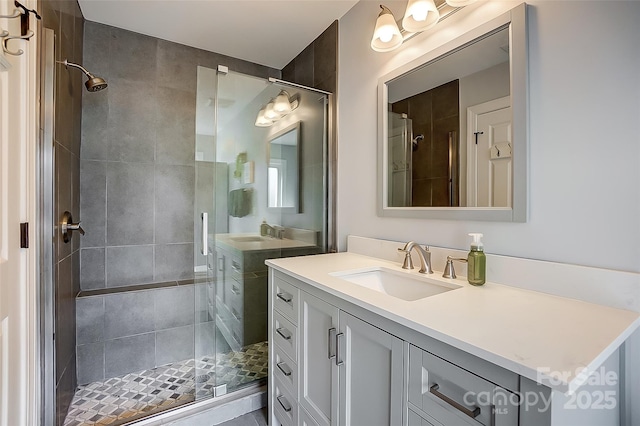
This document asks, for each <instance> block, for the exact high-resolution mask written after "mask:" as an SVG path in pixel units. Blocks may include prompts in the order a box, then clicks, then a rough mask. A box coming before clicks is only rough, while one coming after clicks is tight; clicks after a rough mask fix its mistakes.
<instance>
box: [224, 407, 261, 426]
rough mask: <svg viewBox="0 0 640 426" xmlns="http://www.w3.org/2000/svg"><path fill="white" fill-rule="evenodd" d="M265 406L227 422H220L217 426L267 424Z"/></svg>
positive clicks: (257, 425) (255, 425) (258, 425)
mask: <svg viewBox="0 0 640 426" xmlns="http://www.w3.org/2000/svg"><path fill="white" fill-rule="evenodd" d="M267 417H268V414H267V407H264V408H262V409H260V410H256V411H253V412H251V413H247V414H245V415H244V416H240V417H238V418H235V419H233V420H229V421H228V422H224V423H220V424H219V425H218V426H267V425H268V424H269V422H267Z"/></svg>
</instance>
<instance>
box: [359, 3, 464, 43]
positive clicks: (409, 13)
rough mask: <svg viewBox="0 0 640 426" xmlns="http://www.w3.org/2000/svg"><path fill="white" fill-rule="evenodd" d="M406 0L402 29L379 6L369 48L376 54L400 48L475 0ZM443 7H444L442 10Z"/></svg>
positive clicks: (391, 15) (386, 8)
mask: <svg viewBox="0 0 640 426" xmlns="http://www.w3.org/2000/svg"><path fill="white" fill-rule="evenodd" d="M436 1H437V0H408V3H407V8H406V10H405V12H404V18H403V19H402V28H399V27H398V22H396V19H395V17H394V16H393V12H391V10H389V8H388V7H386V6H383V5H380V8H381V9H382V11H381V12H380V14H379V15H378V19H377V20H376V26H375V29H374V30H373V38H372V39H371V48H372V49H373V50H375V51H376V52H389V51H391V50H394V49H397V48H398V47H400V45H401V44H402V42H404V41H405V40H408V39H409V38H411V37H412V36H414V35H415V34H416V33H419V32H422V31H426V30H428V29H429V28H431V27H433V26H435V25H436V24H437V23H438V21H439V20H440V18H441V14H440V11H441V10H442V11H443V14H444V15H442V16H447V14H448V13H451V12H452V11H455V10H457V9H458V8H461V7H464V6H467V5H469V4H471V3H474V2H475V1H476V0H444V1H443V0H439V1H438V3H439V6H437V5H436ZM443 7H445V8H444V9H443ZM447 7H448V9H447Z"/></svg>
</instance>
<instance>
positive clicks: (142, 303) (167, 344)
mask: <svg viewBox="0 0 640 426" xmlns="http://www.w3.org/2000/svg"><path fill="white" fill-rule="evenodd" d="M87 68H89V69H91V67H90V66H89V65H87ZM195 68H196V69H195V70H194V72H193V75H194V76H195V80H196V81H191V82H184V81H182V82H179V83H180V84H182V86H183V87H177V86H176V84H173V87H168V86H171V85H168V86H167V87H165V86H163V85H162V84H160V83H159V82H156V84H155V85H153V84H152V85H149V83H148V82H132V81H129V80H127V79H125V78H122V73H121V72H120V73H115V72H111V71H113V70H108V71H100V73H101V75H103V76H104V78H105V80H106V81H108V83H109V87H108V89H107V90H102V91H101V92H100V93H88V92H87V93H85V95H84V98H83V99H84V100H83V104H84V105H85V106H84V108H83V129H82V130H83V139H82V147H81V152H82V155H81V158H80V218H81V219H82V225H81V226H82V229H83V230H84V232H85V234H84V235H80V234H79V233H77V232H71V233H70V236H71V239H70V240H78V239H79V240H80V241H79V244H80V272H79V274H80V287H81V289H80V292H79V294H78V296H77V297H76V300H75V310H76V339H77V340H76V357H77V366H76V369H77V379H78V388H77V390H76V393H75V395H74V397H73V401H72V403H71V406H70V408H69V410H68V413H67V416H66V419H65V421H64V424H65V425H81V424H98V423H99V424H105V425H106V424H110V425H119V424H125V423H129V422H131V421H135V420H139V419H142V418H145V417H147V416H150V415H155V414H158V413H161V412H165V411H166V410H171V409H179V407H181V408H180V409H185V410H189V408H188V406H189V405H192V403H194V402H199V401H204V400H207V399H213V398H216V397H219V396H221V395H225V394H230V393H233V392H235V391H237V390H240V389H245V388H247V387H252V386H257V385H260V384H264V383H265V381H266V379H267V360H268V350H269V348H268V342H267V297H268V296H267V270H266V266H265V264H264V261H265V260H266V259H269V258H276V257H286V256H299V255H308V254H317V253H323V252H326V251H327V247H328V235H329V233H328V225H327V224H328V222H329V221H328V189H327V188H328V186H329V185H328V184H327V178H328V169H329V168H328V149H329V140H328V135H329V132H328V109H329V96H330V95H329V93H327V92H322V91H319V90H316V89H311V88H306V87H304V86H299V85H295V84H292V83H287V82H284V81H281V80H278V79H273V78H272V79H265V78H258V77H253V76H250V75H246V74H242V73H239V72H234V71H233V70H228V69H227V67H223V66H218V67H217V68H211V67H206V66H197V65H196V66H195ZM82 70H83V71H85V73H86V74H87V75H89V74H88V72H87V71H86V70H85V69H84V68H83V69H82ZM57 72H58V73H59V72H61V69H60V68H58V69H57ZM112 77H113V78H112ZM89 78H91V77H89ZM158 79H160V77H158ZM172 83H173V82H172ZM105 84H106V83H105ZM147 86H148V87H147ZM185 87H186V88H189V87H193V89H194V90H193V91H192V92H190V91H189V90H186V89H184V88H185ZM98 116H99V117H100V118H101V120H100V121H98V120H95V121H93V119H95V118H97V117H98ZM104 135H108V137H106V138H105V137H104ZM105 140H106V146H102V145H101V144H102V143H104V142H105ZM74 219H76V220H77V219H78V218H74ZM69 222H70V224H71V225H74V226H75V225H76V224H73V223H72V220H71V219H69ZM78 227H80V225H78ZM76 229H77V228H76ZM72 244H73V243H72ZM75 244H78V242H77V241H76V243H75Z"/></svg>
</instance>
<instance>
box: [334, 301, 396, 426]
mask: <svg viewBox="0 0 640 426" xmlns="http://www.w3.org/2000/svg"><path fill="white" fill-rule="evenodd" d="M338 336H339V337H338V339H337V344H338V345H337V346H338V348H337V357H338V359H337V364H338V365H339V370H340V384H339V387H340V390H339V394H340V422H339V424H340V426H360V425H368V426H375V425H381V426H388V425H401V424H402V399H403V394H404V392H403V385H404V381H403V365H404V360H403V342H402V340H400V339H399V338H397V337H395V336H392V335H391V334H389V333H386V332H384V331H382V330H380V329H379V328H377V327H374V326H372V325H371V324H369V323H366V322H364V321H362V320H360V319H358V318H356V317H354V316H352V315H349V314H347V313H346V312H343V311H341V312H340V334H339V335H338Z"/></svg>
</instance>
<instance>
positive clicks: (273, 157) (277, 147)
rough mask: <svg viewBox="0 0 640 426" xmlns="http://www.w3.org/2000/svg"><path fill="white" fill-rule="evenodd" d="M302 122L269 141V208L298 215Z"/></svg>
mask: <svg viewBox="0 0 640 426" xmlns="http://www.w3.org/2000/svg"><path fill="white" fill-rule="evenodd" d="M299 151H300V122H297V123H295V124H293V125H291V126H289V127H287V128H285V129H283V130H282V131H280V132H278V133H276V134H275V135H274V136H273V137H271V138H270V139H269V159H268V164H269V166H268V170H267V188H268V191H267V206H268V207H269V208H280V209H287V211H290V212H295V213H298V204H299V203H298V182H299V171H298V168H299V167H298V157H299Z"/></svg>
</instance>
